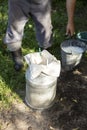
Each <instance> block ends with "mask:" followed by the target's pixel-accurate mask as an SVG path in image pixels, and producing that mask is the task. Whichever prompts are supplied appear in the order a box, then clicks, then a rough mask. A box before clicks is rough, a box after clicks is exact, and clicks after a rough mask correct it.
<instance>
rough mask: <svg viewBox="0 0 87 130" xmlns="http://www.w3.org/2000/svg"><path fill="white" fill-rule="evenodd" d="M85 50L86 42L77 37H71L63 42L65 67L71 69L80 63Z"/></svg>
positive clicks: (63, 65)
mask: <svg viewBox="0 0 87 130" xmlns="http://www.w3.org/2000/svg"><path fill="white" fill-rule="evenodd" d="M85 50H86V45H85V43H84V42H82V41H79V40H77V39H69V40H65V41H64V42H62V43H61V60H62V67H63V69H64V70H66V71H70V70H72V69H73V68H74V67H75V66H77V65H78V64H79V63H80V61H81V58H82V54H83V52H84V51H85Z"/></svg>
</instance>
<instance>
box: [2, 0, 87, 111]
mask: <svg viewBox="0 0 87 130" xmlns="http://www.w3.org/2000/svg"><path fill="white" fill-rule="evenodd" d="M57 3H58V4H57ZM85 3H86V2H85V1H82V0H79V1H77V5H76V13H75V25H76V32H79V31H83V30H85V29H86V28H87V20H86V19H87V11H86V8H87V5H86V4H85ZM53 5H54V6H53V8H52V24H53V43H54V44H53V49H52V53H53V54H54V56H56V58H57V59H60V44H61V42H62V41H64V40H65V37H64V34H65V27H66V23H67V15H66V9H65V1H60V0H57V1H56V0H54V2H53ZM84 11H85V13H84ZM7 12H8V6H7V1H6V0H3V1H1V2H0V109H3V108H6V109H7V108H10V106H11V105H12V103H13V102H15V101H22V100H24V97H25V85H26V79H25V72H26V66H25V68H24V69H23V70H22V71H21V72H15V70H14V68H13V62H12V61H11V57H10V54H9V51H8V50H7V48H6V47H5V45H4V44H3V38H4V35H5V32H6V27H7V19H8V14H7ZM24 32H25V33H24V38H23V46H22V50H23V55H26V54H28V53H31V52H35V51H38V45H37V41H36V37H35V30H34V24H33V22H32V20H31V19H30V21H29V22H28V23H27V24H26V26H25V30H24Z"/></svg>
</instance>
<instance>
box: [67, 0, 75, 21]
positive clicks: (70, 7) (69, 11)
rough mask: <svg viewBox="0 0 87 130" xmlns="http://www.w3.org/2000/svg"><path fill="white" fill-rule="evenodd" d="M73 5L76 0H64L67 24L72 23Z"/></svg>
mask: <svg viewBox="0 0 87 130" xmlns="http://www.w3.org/2000/svg"><path fill="white" fill-rule="evenodd" d="M75 3H76V0H66V8H67V15H68V23H72V22H74V12H75Z"/></svg>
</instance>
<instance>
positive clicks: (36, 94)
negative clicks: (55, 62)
mask: <svg viewBox="0 0 87 130" xmlns="http://www.w3.org/2000/svg"><path fill="white" fill-rule="evenodd" d="M56 86H57V78H56V77H52V76H47V75H45V74H43V73H42V74H41V75H40V76H38V77H37V78H35V79H31V78H29V70H27V71H26V97H25V101H26V103H27V105H28V106H30V107H31V108H34V109H47V108H49V107H51V106H52V105H53V103H54V99H55V96H56Z"/></svg>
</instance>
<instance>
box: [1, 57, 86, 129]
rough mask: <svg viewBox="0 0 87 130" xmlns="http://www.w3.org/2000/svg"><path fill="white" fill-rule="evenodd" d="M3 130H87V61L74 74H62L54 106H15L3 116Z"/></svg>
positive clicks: (22, 104) (19, 104) (17, 104)
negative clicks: (44, 108) (41, 109)
mask: <svg viewBox="0 0 87 130" xmlns="http://www.w3.org/2000/svg"><path fill="white" fill-rule="evenodd" d="M0 122H1V125H2V128H1V130H87V59H85V58H83V59H82V61H81V63H80V65H79V66H78V67H77V68H75V69H74V70H73V71H71V72H61V75H60V77H59V79H58V84H57V95H56V99H55V103H54V105H53V106H52V107H51V108H49V109H46V110H43V111H40V110H33V109H31V108H29V107H27V106H26V104H25V103H24V102H22V103H17V102H16V103H14V104H13V106H12V108H11V109H10V110H8V111H4V110H3V111H2V113H1V114H0Z"/></svg>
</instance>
